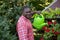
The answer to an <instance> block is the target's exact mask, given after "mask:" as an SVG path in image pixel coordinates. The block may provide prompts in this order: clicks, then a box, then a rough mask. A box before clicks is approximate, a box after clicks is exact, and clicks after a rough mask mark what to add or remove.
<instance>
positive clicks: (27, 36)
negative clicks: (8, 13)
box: [17, 16, 34, 40]
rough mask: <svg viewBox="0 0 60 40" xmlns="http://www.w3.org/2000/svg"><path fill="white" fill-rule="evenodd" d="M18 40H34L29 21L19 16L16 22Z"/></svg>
mask: <svg viewBox="0 0 60 40" xmlns="http://www.w3.org/2000/svg"><path fill="white" fill-rule="evenodd" d="M17 32H18V37H19V40H34V36H33V28H32V24H31V22H30V20H28V19H27V18H25V17H24V16H21V17H20V18H19V20H18V22H17Z"/></svg>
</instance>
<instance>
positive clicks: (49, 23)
mask: <svg viewBox="0 0 60 40" xmlns="http://www.w3.org/2000/svg"><path fill="white" fill-rule="evenodd" d="M51 24H54V25H55V24H56V21H54V20H53V22H52V21H48V25H51Z"/></svg>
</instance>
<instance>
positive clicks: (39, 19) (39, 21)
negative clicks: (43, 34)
mask: <svg viewBox="0 0 60 40" xmlns="http://www.w3.org/2000/svg"><path fill="white" fill-rule="evenodd" d="M44 25H47V23H45V22H44V17H43V15H42V14H40V15H38V14H35V17H34V21H33V26H34V27H35V28H36V29H38V30H41V29H42V27H43V26H44Z"/></svg>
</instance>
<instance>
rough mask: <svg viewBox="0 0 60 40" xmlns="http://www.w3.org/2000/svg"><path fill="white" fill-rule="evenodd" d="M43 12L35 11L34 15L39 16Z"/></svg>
mask: <svg viewBox="0 0 60 40" xmlns="http://www.w3.org/2000/svg"><path fill="white" fill-rule="evenodd" d="M40 13H41V11H34V13H33V14H39V15H40Z"/></svg>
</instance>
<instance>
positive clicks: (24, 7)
mask: <svg viewBox="0 0 60 40" xmlns="http://www.w3.org/2000/svg"><path fill="white" fill-rule="evenodd" d="M26 8H30V7H29V6H23V7H22V9H21V13H23V11H24V9H26Z"/></svg>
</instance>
